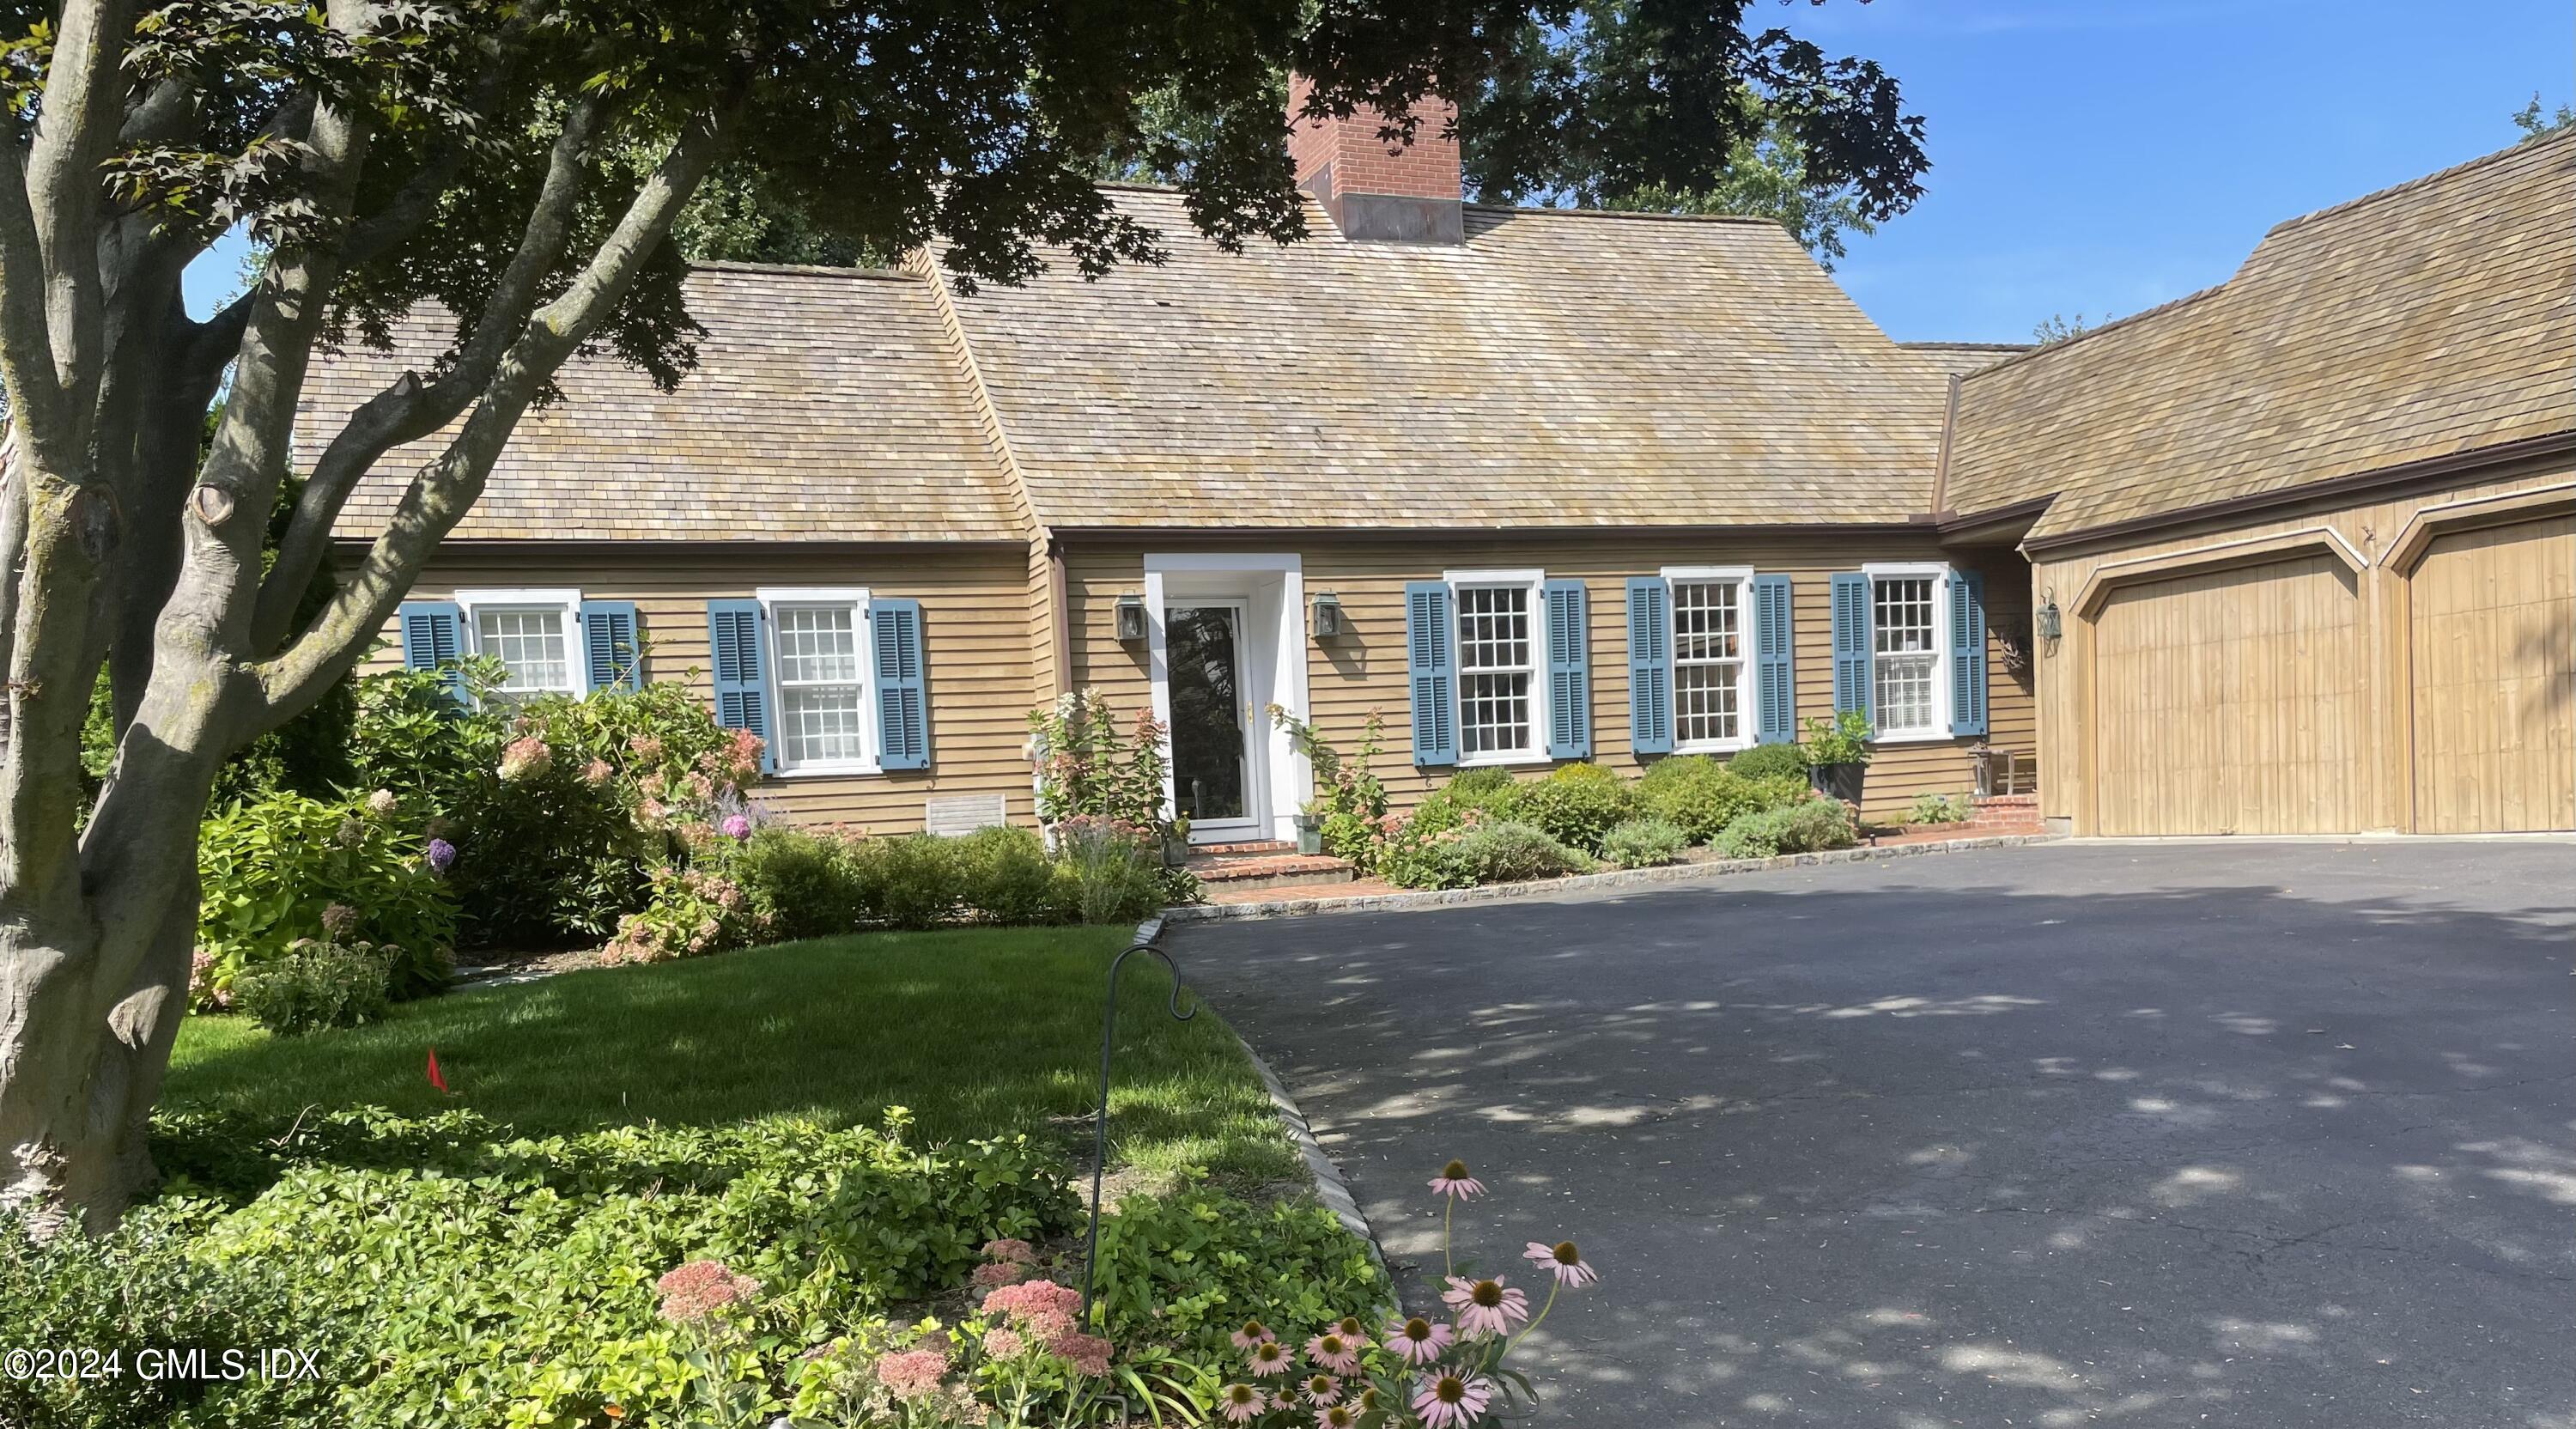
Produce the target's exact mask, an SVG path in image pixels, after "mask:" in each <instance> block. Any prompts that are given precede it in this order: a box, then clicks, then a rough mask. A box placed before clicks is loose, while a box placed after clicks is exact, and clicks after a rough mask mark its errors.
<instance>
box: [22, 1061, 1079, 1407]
mask: <svg viewBox="0 0 2576 1429" xmlns="http://www.w3.org/2000/svg"><path fill="white" fill-rule="evenodd" d="M194 1122H195V1124H193V1125H188V1126H184V1127H178V1128H168V1129H169V1130H175V1131H177V1132H178V1135H177V1136H175V1137H172V1138H168V1139H165V1141H164V1143H163V1146H162V1152H163V1156H162V1159H163V1163H164V1165H165V1166H168V1167H170V1168H172V1169H175V1170H177V1171H179V1172H181V1173H182V1174H192V1175H193V1174H204V1175H207V1176H209V1177H213V1178H219V1181H218V1184H220V1185H221V1186H222V1187H223V1188H224V1189H227V1190H229V1191H231V1192H232V1193H233V1194H234V1195H236V1196H238V1197H241V1198H242V1201H241V1204H239V1205H238V1206H237V1208H234V1209H230V1210H227V1211H223V1212H221V1213H220V1214H213V1215H210V1216H209V1217H208V1218H207V1219H206V1221H205V1223H204V1224H203V1225H202V1227H201V1228H199V1229H197V1230H196V1231H195V1232H194V1234H193V1235H192V1236H191V1237H190V1240H189V1243H188V1245H187V1246H186V1247H185V1254H186V1256H187V1257H188V1259H189V1260H190V1261H192V1262H194V1263H196V1264H200V1265H203V1266H205V1267H208V1269H209V1270H210V1271H211V1272H215V1273H231V1274H243V1273H248V1271H249V1270H250V1269H251V1268H253V1267H271V1268H273V1269H274V1272H275V1273H276V1274H277V1275H278V1276H279V1277H280V1278H281V1280H282V1281H284V1283H285V1289H286V1291H287V1295H286V1298H287V1299H288V1301H289V1302H290V1303H289V1304H288V1305H287V1306H286V1307H284V1308H283V1309H282V1310H281V1312H280V1313H278V1314H277V1315H276V1316H275V1317H274V1318H262V1319H257V1320H250V1319H245V1320H242V1321H240V1322H238V1323H239V1324H257V1325H270V1326H279V1325H287V1326H293V1327H295V1330H296V1335H295V1337H294V1338H293V1339H292V1341H291V1342H293V1343H298V1344H301V1343H304V1342H305V1341H304V1339H303V1337H304V1335H305V1334H306V1333H307V1332H308V1327H310V1331H311V1333H313V1334H315V1335H316V1336H317V1337H327V1341H328V1342H332V1343H347V1344H353V1345H360V1346H364V1347H365V1353H364V1354H363V1355H361V1356H358V1357H356V1358H355V1359H353V1360H352V1361H351V1362H349V1363H348V1364H347V1365H346V1366H345V1367H343V1368H342V1371H341V1373H338V1374H335V1375H329V1376H326V1378H325V1381H324V1383H325V1384H326V1385H329V1386H333V1387H336V1388H337V1389H338V1395H337V1397H338V1403H337V1405H336V1406H335V1407H334V1408H335V1412H334V1413H332V1414H330V1415H328V1416H316V1417H314V1418H310V1419H305V1420H302V1421H299V1422H301V1423H303V1424H308V1425H311V1426H313V1429H320V1426H322V1425H324V1424H331V1425H339V1424H408V1425H419V1426H442V1429H444V1427H445V1426H453V1427H454V1429H466V1426H477V1429H479V1426H484V1425H494V1424H518V1425H531V1426H533V1425H540V1424H599V1423H605V1422H608V1421H609V1420H611V1419H613V1418H616V1417H618V1416H615V1415H610V1414H607V1413H605V1412H604V1411H605V1406H606V1405H609V1404H617V1405H619V1406H621V1410H620V1412H621V1414H623V1415H624V1416H625V1417H626V1418H627V1420H628V1422H640V1423H648V1424H667V1423H678V1422H697V1421H695V1420H692V1419H690V1418H689V1417H688V1416H687V1415H686V1413H685V1412H684V1406H685V1405H687V1404H688V1403H689V1401H690V1400H691V1398H692V1397H693V1395H694V1393H695V1385H694V1383H693V1381H694V1380H695V1379H696V1378H697V1377H698V1376H700V1375H702V1374H703V1373H704V1370H703V1369H702V1368H700V1367H692V1366H690V1365H688V1364H687V1362H686V1361H685V1359H684V1358H683V1357H682V1354H681V1353H680V1352H679V1350H680V1348H681V1347H680V1342H679V1340H678V1338H677V1336H676V1333H675V1327H674V1326H672V1325H671V1324H669V1323H668V1322H666V1321H665V1320H663V1319H662V1318H661V1317H660V1316H659V1315H658V1314H657V1313H656V1309H657V1299H658V1296H657V1293H656V1289H655V1284H654V1281H655V1277H656V1276H658V1275H659V1274H660V1273H661V1272H663V1271H665V1270H667V1269H669V1268H670V1267H673V1266H676V1265H681V1264H684V1263H686V1262H689V1261H693V1260H698V1259H721V1260H723V1261H724V1262H726V1263H727V1264H728V1265H729V1266H730V1267H731V1268H732V1269H733V1270H734V1271H735V1272H738V1273H740V1274H742V1275H747V1276H749V1277H751V1278H752V1279H755V1280H758V1281H760V1282H761V1283H762V1284H763V1285H765V1286H767V1287H768V1291H767V1293H766V1294H765V1295H764V1296H763V1298H762V1299H761V1301H760V1302H759V1304H758V1306H757V1325H758V1329H759V1331H760V1334H759V1337H758V1339H756V1340H755V1341H753V1342H752V1343H750V1344H748V1345H746V1347H745V1351H746V1353H748V1354H750V1355H752V1356H753V1357H754V1358H753V1360H752V1361H751V1362H750V1363H749V1364H747V1365H745V1366H741V1367H740V1368H741V1369H742V1370H745V1371H748V1372H749V1376H747V1377H753V1376H756V1377H757V1378H760V1379H765V1380H766V1381H767V1382H768V1383H770V1384H772V1385H781V1384H786V1383H792V1382H793V1380H794V1377H795V1375H796V1372H797V1366H798V1363H799V1360H800V1357H801V1355H802V1354H803V1352H804V1351H805V1350H806V1348H807V1347H808V1346H810V1345H816V1344H820V1343H823V1342H825V1341H827V1340H829V1339H830V1338H831V1337H832V1336H833V1335H836V1334H840V1333H842V1332H843V1331H844V1330H845V1329H846V1328H847V1327H848V1326H850V1325H851V1324H852V1323H854V1322H856V1321H858V1320H860V1319H861V1318H862V1317H863V1316H866V1315H868V1314H870V1313H872V1312H877V1311H881V1310H883V1309H884V1308H886V1307H887V1306H889V1305H892V1304H895V1303H897V1302H902V1301H911V1300H917V1299H920V1298H922V1297H925V1296H928V1295H931V1294H934V1293H937V1292H939V1291H942V1290H945V1289H948V1288H950V1287H953V1286H956V1285H959V1284H962V1283H963V1282H964V1281H965V1280H966V1278H967V1276H968V1275H969V1273H970V1272H971V1271H972V1270H973V1269H974V1267H975V1265H976V1263H977V1260H978V1258H979V1256H978V1250H979V1248H980V1247H981V1246H983V1245H984V1244H985V1243H986V1242H988V1241H992V1240H996V1239H1001V1238H1005V1237H1011V1238H1021V1239H1029V1240H1045V1239H1048V1238H1051V1237H1054V1236H1058V1235H1062V1234H1064V1233H1066V1232H1069V1231H1070V1230H1071V1229H1072V1228H1073V1227H1074V1225H1075V1224H1076V1223H1077V1218H1078V1215H1079V1211H1080V1204H1079V1202H1078V1201H1077V1200H1076V1199H1075V1198H1074V1197H1073V1195H1072V1194H1071V1192H1070V1191H1069V1190H1068V1189H1067V1187H1066V1185H1065V1182H1064V1179H1063V1177H1062V1174H1061V1173H1060V1172H1059V1171H1057V1170H1056V1169H1054V1168H1053V1166H1052V1165H1051V1163H1050V1161H1049V1159H1048V1158H1047V1157H1046V1156H1045V1155H1044V1154H1043V1153H1041V1152H1040V1151H1039V1150H1038V1149H1037V1148H1035V1147H1033V1146H1032V1145H1031V1144H1030V1143H1029V1142H1028V1141H1027V1140H1026V1139H1025V1138H1013V1139H1011V1140H1007V1141H996V1142H973V1143H968V1144H966V1145H963V1146H945V1147H940V1148H935V1149H932V1150H927V1151H925V1150H920V1149H917V1148H914V1147H912V1146H910V1145H907V1144H906V1143H905V1142H904V1141H903V1140H902V1137H901V1134H900V1133H901V1129H902V1124H901V1122H900V1120H899V1119H895V1118H889V1125H888V1128H887V1129H886V1130H885V1131H882V1132H880V1131H876V1130H871V1129H866V1128H852V1129H848V1130H840V1131H832V1130H826V1129H824V1128H822V1127H820V1126H817V1125H815V1124H813V1123H810V1122H802V1121H796V1120H791V1119H771V1120H765V1121H760V1122H755V1123H751V1124H748V1125H743V1126H736V1127H728V1128H722V1129H684V1128H668V1127H627V1128H619V1129H615V1130H607V1131H599V1132H593V1133H587V1134H583V1135H580V1136H573V1137H555V1138H549V1139H545V1140H519V1139H513V1138H512V1137H511V1136H510V1134H509V1131H508V1129H507V1128H506V1127H499V1126H495V1125H493V1124H491V1123H489V1122H486V1121H483V1120H482V1119H480V1118H477V1117H474V1116H472V1115H471V1114H469V1113H451V1114H448V1115H444V1116H440V1117H434V1118H427V1119H422V1120H409V1119H402V1118H395V1117H391V1116H387V1115H385V1114H384V1113H381V1112H374V1111H359V1112H343V1113H334V1114H331V1115H328V1116H324V1117H319V1118H315V1119H311V1120H309V1121H307V1122H305V1123H304V1124H303V1125H301V1126H300V1127H299V1128H297V1129H295V1130H293V1131H291V1132H289V1133H288V1134H287V1135H285V1136H278V1135H277V1133H278V1132H280V1131H281V1130H285V1129H284V1128H280V1127H275V1126H269V1125H256V1126H254V1125H249V1124H246V1123H237V1122H233V1121H230V1120H227V1119H220V1118H211V1117H207V1118H196V1119H194ZM171 1141H176V1142H177V1143H178V1144H177V1145H176V1146H173V1145H171V1144H170V1143H171ZM203 1146H216V1147H221V1148H225V1149H224V1150H223V1152H222V1156H221V1159H220V1160H219V1161H218V1162H217V1163H216V1164H214V1165H211V1166H199V1165H196V1164H193V1163H192V1162H191V1160H190V1154H189V1153H190V1152H191V1151H192V1150H193V1149H194V1148H196V1147H203ZM252 1303H253V1304H258V1303H260V1302H256V1301H254V1302H252ZM15 1323H33V1324H50V1323H51V1322H50V1321H48V1320H47V1319H46V1318H45V1317H43V1316H41V1315H40V1316H38V1317H37V1318H36V1319H35V1320H33V1321H19V1322H15ZM232 1328H237V1326H235V1327H232ZM214 1342H215V1343H234V1342H237V1340H236V1339H235V1338H233V1337H231V1336H227V1335H223V1334H218V1335H216V1336H215V1337H214ZM326 1392H328V1391H326ZM12 1422H15V1421H12ZM257 1422H263V1423H271V1424H273V1423H279V1422H282V1421H280V1420H267V1421H257ZM762 1422H766V1420H765V1419H764V1420H763V1421H762Z"/></svg>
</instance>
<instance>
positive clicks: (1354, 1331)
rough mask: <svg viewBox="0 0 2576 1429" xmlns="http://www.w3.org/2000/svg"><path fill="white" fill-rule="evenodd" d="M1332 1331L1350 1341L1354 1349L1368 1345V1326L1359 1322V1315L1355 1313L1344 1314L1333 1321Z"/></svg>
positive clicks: (1365, 1347)
mask: <svg viewBox="0 0 2576 1429" xmlns="http://www.w3.org/2000/svg"><path fill="white" fill-rule="evenodd" d="M1333 1333H1334V1334H1336V1335H1339V1336H1341V1337H1342V1338H1343V1339H1345V1340H1348V1341H1350V1342H1351V1346H1352V1347H1353V1348H1354V1349H1362V1350H1364V1349H1367V1348H1368V1347H1369V1343H1370V1342H1369V1337H1368V1326H1366V1325H1363V1324H1361V1323H1360V1317H1359V1316H1357V1315H1344V1316H1343V1317H1342V1318H1340V1319H1339V1320H1336V1321H1334V1322H1333Z"/></svg>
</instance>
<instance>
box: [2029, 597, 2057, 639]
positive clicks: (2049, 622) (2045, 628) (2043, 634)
mask: <svg viewBox="0 0 2576 1429" xmlns="http://www.w3.org/2000/svg"><path fill="white" fill-rule="evenodd" d="M2031 623H2032V624H2033V625H2034V626H2036V627H2037V628H2038V631H2039V638H2040V639H2042V640H2047V641H2051V642H2054V641H2055V640H2056V639H2057V637H2058V634H2059V626H2058V623H2057V597H2056V596H2054V595H2051V596H2050V597H2048V599H2047V601H2046V602H2045V603H2043V604H2042V605H2041V606H2040V607H2039V609H2037V610H2035V611H2033V612H2031Z"/></svg>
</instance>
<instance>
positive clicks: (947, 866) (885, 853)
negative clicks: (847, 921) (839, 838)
mask: <svg viewBox="0 0 2576 1429" xmlns="http://www.w3.org/2000/svg"><path fill="white" fill-rule="evenodd" d="M850 861H851V869H852V872H853V874H854V876H855V878H856V880H857V888H858V902H859V906H860V908H861V909H862V910H864V913H865V916H866V917H868V918H869V919H871V920H873V921H875V922H879V923H883V924H886V925H888V926H891V927H896V928H935V927H938V926H939V925H940V924H942V923H945V922H947V921H948V920H950V919H951V918H954V917H956V916H957V910H958V907H959V905H960V903H961V902H962V901H963V898H962V895H963V893H964V890H963V889H962V888H961V887H960V886H959V870H958V859H957V846H956V844H955V843H954V842H952V841H950V840H948V839H943V838H939V837H936V836H935V835H931V834H903V835H899V836H896V837H893V838H878V839H867V840H864V841H862V842H860V843H859V844H857V845H855V846H854V847H853V848H852V849H851V856H850Z"/></svg>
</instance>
